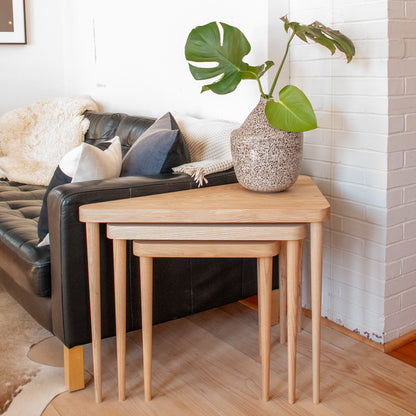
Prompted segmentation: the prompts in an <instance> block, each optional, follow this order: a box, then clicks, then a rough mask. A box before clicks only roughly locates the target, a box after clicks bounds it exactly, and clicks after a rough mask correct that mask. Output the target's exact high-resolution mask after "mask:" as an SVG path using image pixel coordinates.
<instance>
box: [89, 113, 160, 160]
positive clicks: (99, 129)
mask: <svg viewBox="0 0 416 416" xmlns="http://www.w3.org/2000/svg"><path fill="white" fill-rule="evenodd" d="M84 115H85V117H86V118H88V120H89V121H90V126H89V128H88V131H87V132H86V133H85V141H86V142H87V143H89V144H93V145H97V144H99V143H100V142H103V141H106V140H109V139H112V138H113V137H115V136H118V137H119V138H120V142H121V149H122V153H123V156H124V155H125V154H126V153H127V151H128V150H129V148H130V146H131V145H132V144H133V143H134V142H135V141H136V140H137V138H138V137H139V136H140V135H141V134H142V133H143V132H144V131H146V130H147V129H148V128H149V127H150V126H151V125H152V124H153V123H154V122H155V121H156V119H155V118H151V117H138V116H129V115H127V114H124V113H98V112H92V111H87V112H86V113H85V114H84Z"/></svg>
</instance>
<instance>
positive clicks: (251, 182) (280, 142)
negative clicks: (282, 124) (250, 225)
mask: <svg viewBox="0 0 416 416" xmlns="http://www.w3.org/2000/svg"><path fill="white" fill-rule="evenodd" d="M266 103H267V100H265V99H264V98H260V101H259V103H258V104H257V106H256V107H255V108H254V110H253V111H252V112H251V113H250V114H249V115H248V117H247V118H246V120H245V121H244V123H243V124H242V125H241V127H239V128H238V129H236V130H234V131H232V132H231V155H232V158H233V163H234V170H235V173H236V176H237V180H238V182H239V183H240V184H241V185H242V186H243V187H244V188H246V189H248V190H250V191H256V192H281V191H284V190H286V189H288V188H289V187H290V186H291V185H293V184H294V183H295V182H296V179H297V178H298V176H299V172H300V167H301V162H302V150H303V133H290V132H287V131H284V130H278V129H275V128H274V127H272V126H271V125H270V123H269V121H268V120H267V117H266V114H265V113H264V109H265V107H266Z"/></svg>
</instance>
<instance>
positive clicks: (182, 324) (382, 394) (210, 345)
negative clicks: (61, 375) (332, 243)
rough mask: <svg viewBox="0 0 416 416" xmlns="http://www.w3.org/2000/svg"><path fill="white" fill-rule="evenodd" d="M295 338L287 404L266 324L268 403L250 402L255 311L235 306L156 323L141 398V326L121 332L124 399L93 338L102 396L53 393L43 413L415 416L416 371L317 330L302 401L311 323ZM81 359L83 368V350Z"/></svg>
mask: <svg viewBox="0 0 416 416" xmlns="http://www.w3.org/2000/svg"><path fill="white" fill-rule="evenodd" d="M303 326H304V329H303V331H302V332H301V333H300V334H299V336H298V354H297V391H296V397H297V401H296V403H295V404H294V405H289V404H288V402H287V346H286V345H281V344H280V342H279V325H276V326H274V327H273V328H272V352H271V394H270V397H271V398H270V401H269V402H266V403H265V402H263V401H261V399H260V393H261V391H260V390H261V386H260V374H261V372H260V359H259V356H258V326H257V313H256V312H255V311H254V310H252V309H249V308H247V307H245V306H244V305H241V304H239V303H235V304H231V305H227V306H224V307H221V308H217V309H213V310H209V311H206V312H203V313H200V314H197V315H193V316H190V317H187V318H183V319H179V320H176V321H171V322H166V323H164V324H160V325H156V326H155V327H154V330H153V399H152V400H151V401H150V402H145V401H144V397H143V378H142V364H141V363H142V349H141V333H140V331H135V332H132V333H129V334H128V336H127V363H128V365H127V369H126V373H127V386H126V400H125V401H124V402H119V401H118V399H117V368H116V349H115V339H114V338H110V339H106V340H104V341H103V343H102V345H103V399H104V400H103V402H102V403H100V404H96V403H95V402H94V386H93V383H92V382H90V383H89V384H88V385H87V387H86V388H85V389H84V390H82V391H78V392H74V393H63V394H61V395H59V396H57V397H56V398H55V399H54V400H53V401H52V402H51V403H50V404H49V406H48V407H47V408H46V409H45V411H44V412H43V416H58V415H59V416H79V414H87V415H100V416H106V415H112V416H118V415H152V416H162V415H163V416H165V415H169V416H176V415H177V416H186V415H190V416H191V415H192V416H195V415H207V416H211V415H213V416H214V415H221V416H231V415H232V416H238V415H242V416H243V415H247V416H251V415H253V416H254V415H255V416H258V415H266V416H267V415H289V416H291V415H293V416H295V415H297V416H299V415H302V416H303V415H304V416H310V415H311V416H318V415H319V416H343V415H346V416H347V415H348V416H351V415H352V416H360V415H370V414H373V415H381V416H383V415H386V416H387V415H388V416H395V415H397V416H409V415H415V414H416V383H415V380H416V368H414V367H412V366H410V365H408V364H406V363H404V362H401V361H398V360H396V359H395V358H393V357H391V356H389V355H387V354H384V353H382V352H381V351H377V350H375V349H374V348H372V347H370V346H368V345H365V344H363V343H360V342H359V341H356V340H353V339H351V338H349V337H347V336H346V335H344V334H340V333H339V332H337V331H335V330H334V329H331V328H326V327H322V363H321V403H320V404H319V405H314V404H313V403H312V386H311V383H312V374H311V368H312V363H311V322H310V320H309V319H308V318H304V320H303ZM85 365H86V369H87V370H88V371H89V372H92V359H91V350H90V347H89V346H87V347H86V348H85Z"/></svg>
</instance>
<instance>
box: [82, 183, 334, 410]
mask: <svg viewBox="0 0 416 416" xmlns="http://www.w3.org/2000/svg"><path fill="white" fill-rule="evenodd" d="M329 210H330V206H329V203H328V201H327V200H326V199H325V197H324V196H323V195H322V194H321V192H320V191H319V189H318V187H317V186H316V185H315V184H314V182H313V181H312V180H311V178H309V177H307V176H300V177H299V178H298V180H297V182H296V183H295V184H294V185H293V186H292V187H291V188H289V189H288V190H287V191H285V192H280V193H256V192H250V191H248V190H246V189H244V188H243V187H242V186H241V185H240V184H238V183H235V184H230V185H220V186H213V187H206V188H198V189H192V190H186V191H178V192H171V193H164V194H157V195H150V196H144V197H138V198H131V199H124V200H116V201H108V202H101V203H96V204H89V205H84V206H82V207H80V220H81V221H83V222H85V223H86V233H87V250H88V270H89V285H90V307H91V329H92V348H93V365H94V386H95V400H96V401H97V402H100V401H101V400H102V386H101V307H100V261H99V259H100V253H99V225H100V223H104V224H107V237H108V238H110V239H112V240H113V250H114V286H115V288H114V290H115V308H116V339H117V366H118V389H119V391H118V392H119V399H120V400H124V398H125V360H126V356H125V343H126V308H125V305H126V241H127V240H132V241H133V253H134V254H135V255H137V256H139V257H140V277H139V276H137V278H138V279H139V278H140V283H141V303H142V337H143V366H144V390H145V399H146V400H150V399H151V397H152V396H151V355H152V353H151V348H152V296H153V295H152V259H153V258H154V257H254V258H257V262H258V288H259V291H258V293H259V328H260V331H259V338H260V339H259V343H260V355H261V362H262V398H263V400H268V396H269V378H270V330H271V291H272V285H271V276H272V261H271V259H272V257H273V256H274V255H276V254H277V253H279V251H280V255H279V263H282V264H285V267H284V268H282V270H283V269H284V270H285V271H286V283H287V343H288V400H289V402H290V403H294V402H295V399H296V395H295V391H296V338H297V319H298V318H297V315H298V306H299V305H298V277H299V262H300V255H301V249H300V247H301V244H302V241H303V239H304V238H305V237H306V234H307V225H308V224H309V228H310V246H311V276H310V278H311V291H312V293H311V295H312V361H313V366H312V367H313V372H312V373H313V377H312V378H313V402H314V403H319V400H320V383H319V380H320V318H321V287H322V251H323V223H324V222H325V221H327V220H328V219H329ZM281 248H284V250H281ZM281 294H282V291H281ZM284 296H285V298H284V299H281V304H282V305H286V294H284ZM280 330H281V338H282V337H283V333H284V332H283V331H285V328H283V325H281V328H280Z"/></svg>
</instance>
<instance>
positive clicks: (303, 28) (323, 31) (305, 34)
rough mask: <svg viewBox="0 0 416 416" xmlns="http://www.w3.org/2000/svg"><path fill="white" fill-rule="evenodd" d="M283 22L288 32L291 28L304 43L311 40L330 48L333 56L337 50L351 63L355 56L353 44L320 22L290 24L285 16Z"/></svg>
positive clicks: (337, 31) (338, 32)
mask: <svg viewBox="0 0 416 416" xmlns="http://www.w3.org/2000/svg"><path fill="white" fill-rule="evenodd" d="M281 20H282V21H283V22H284V24H285V29H286V32H287V31H288V29H289V28H290V29H292V31H293V33H295V35H296V36H297V37H298V38H299V39H302V40H303V41H304V42H307V39H311V40H313V41H314V42H316V43H318V44H320V45H322V46H325V47H326V48H328V49H329V50H330V51H331V54H334V52H335V50H336V49H338V50H339V51H340V52H342V53H343V54H344V55H345V57H346V58H347V62H350V61H351V60H352V58H353V56H354V55H355V47H354V44H353V42H352V41H351V39H349V38H348V37H347V36H345V35H344V34H342V33H341V32H340V31H339V30H334V29H331V28H330V27H327V26H325V25H323V24H322V23H320V22H313V23H312V24H310V25H302V24H299V23H297V22H289V20H288V19H287V17H286V16H283V17H282V18H281Z"/></svg>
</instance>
